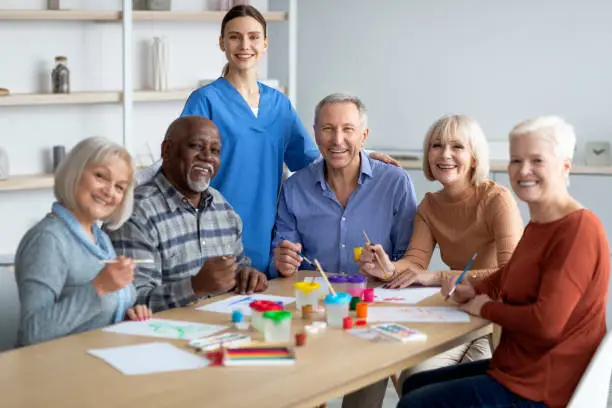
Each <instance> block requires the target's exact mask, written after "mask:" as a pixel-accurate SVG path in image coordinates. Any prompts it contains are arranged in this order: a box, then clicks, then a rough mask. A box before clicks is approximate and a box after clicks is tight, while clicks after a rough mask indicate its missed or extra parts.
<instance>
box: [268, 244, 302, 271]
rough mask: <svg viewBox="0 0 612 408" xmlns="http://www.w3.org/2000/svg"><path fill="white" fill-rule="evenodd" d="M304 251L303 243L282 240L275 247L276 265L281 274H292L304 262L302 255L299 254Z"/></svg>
mask: <svg viewBox="0 0 612 408" xmlns="http://www.w3.org/2000/svg"><path fill="white" fill-rule="evenodd" d="M298 252H302V244H299V243H298V244H294V243H293V242H291V241H287V240H284V241H281V242H280V244H278V246H277V247H276V248H274V266H275V267H276V270H277V271H278V273H279V274H280V275H281V276H285V277H288V276H291V275H293V274H294V273H295V272H296V271H297V269H298V268H299V267H300V265H301V263H302V257H301V256H299V255H298Z"/></svg>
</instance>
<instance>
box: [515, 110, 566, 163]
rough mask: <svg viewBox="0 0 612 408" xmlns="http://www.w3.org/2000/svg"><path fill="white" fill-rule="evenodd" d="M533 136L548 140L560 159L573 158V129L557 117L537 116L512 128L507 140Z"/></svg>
mask: <svg viewBox="0 0 612 408" xmlns="http://www.w3.org/2000/svg"><path fill="white" fill-rule="evenodd" d="M527 134H531V135H535V136H539V137H542V138H544V139H547V140H549V141H550V142H552V143H553V145H554V146H555V154H556V155H557V157H560V158H562V159H570V160H572V159H573V158H574V150H575V148H576V133H575V131H574V127H573V126H572V125H570V124H569V123H567V122H566V121H565V120H564V119H563V118H560V117H558V116H537V117H535V118H530V119H527V120H525V121H523V122H521V123H519V124H518V125H516V126H514V127H513V128H512V130H511V131H510V135H509V136H508V138H509V139H510V140H512V139H513V138H515V137H517V136H521V135H527Z"/></svg>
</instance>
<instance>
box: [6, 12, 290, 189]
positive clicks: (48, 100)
mask: <svg viewBox="0 0 612 408" xmlns="http://www.w3.org/2000/svg"><path fill="white" fill-rule="evenodd" d="M287 8H288V12H284V11H283V12H277V11H269V12H264V13H262V14H263V16H264V17H265V18H266V21H267V22H269V23H274V22H286V23H287V24H288V25H289V27H288V28H289V30H288V32H289V42H288V43H289V49H288V55H289V57H288V61H287V64H288V74H289V75H288V84H287V86H286V87H285V88H283V89H282V91H283V92H285V93H286V94H287V96H288V97H289V98H290V99H292V100H295V94H296V89H297V82H296V75H297V28H296V24H297V14H296V13H297V0H287ZM225 13H226V12H224V11H212V10H211V11H194V12H181V11H134V10H132V0H123V2H122V10H119V11H96V10H0V24H1V23H2V21H58V22H70V21H82V22H83V21H90V22H95V23H104V22H111V23H112V22H115V23H117V22H120V23H121V25H122V44H121V45H122V55H123V63H122V72H123V75H122V77H123V78H122V82H123V83H122V86H123V89H121V90H116V91H81V92H72V93H70V94H34V93H33V94H29V93H27V94H23V93H22V94H19V93H17V94H9V95H6V96H0V107H11V106H40V105H92V104H117V103H121V104H122V108H123V109H122V114H123V126H122V128H123V144H124V146H126V147H127V148H128V149H129V150H130V151H132V147H133V146H132V117H133V113H132V108H133V104H134V103H141V102H162V101H184V100H186V99H187V97H188V96H189V94H190V93H191V92H192V91H193V90H194V89H196V87H195V86H194V88H193V89H172V90H167V91H153V90H134V89H133V86H132V65H133V58H134V55H133V52H132V26H133V24H134V23H137V22H139V21H156V22H164V21H169V22H172V21H175V22H176V21H179V22H202V21H210V22H221V20H222V19H223V16H224V15H225ZM52 186H53V176H52V175H50V174H33V175H20V176H12V177H10V178H9V179H8V180H0V192H5V191H17V190H36V189H45V188H51V187H52Z"/></svg>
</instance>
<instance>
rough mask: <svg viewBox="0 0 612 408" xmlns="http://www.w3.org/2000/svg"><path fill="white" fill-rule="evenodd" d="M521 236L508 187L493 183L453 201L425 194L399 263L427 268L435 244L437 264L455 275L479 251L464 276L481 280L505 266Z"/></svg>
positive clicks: (432, 194) (514, 204) (516, 207)
mask: <svg viewBox="0 0 612 408" xmlns="http://www.w3.org/2000/svg"><path fill="white" fill-rule="evenodd" d="M522 233H523V222H522V221H521V215H520V212H519V210H518V206H517V204H516V201H515V200H514V198H513V197H512V194H510V191H508V189H507V188H505V187H503V186H501V185H499V184H497V183H495V182H494V181H492V180H486V181H484V182H482V183H480V184H479V185H478V186H477V187H476V188H473V189H469V190H466V191H465V193H464V195H463V196H461V197H459V198H458V199H456V200H454V201H449V200H448V199H447V198H445V196H444V195H443V194H441V192H436V193H427V194H426V195H425V197H424V198H423V200H422V201H421V203H420V204H419V208H418V210H417V214H416V217H415V220H414V229H413V233H412V238H411V239H410V245H409V247H408V251H406V255H404V258H403V259H402V261H404V260H409V261H410V263H411V264H412V265H415V266H416V267H417V268H421V269H427V267H428V266H429V262H430V259H431V256H432V253H433V250H434V248H435V246H436V243H437V244H438V245H439V247H440V254H441V256H442V260H443V261H444V263H445V264H446V265H448V266H449V268H450V269H452V270H455V271H456V272H455V273H456V274H459V273H460V272H461V270H462V269H463V268H465V266H466V265H467V263H468V262H469V260H470V258H471V257H472V256H473V255H474V253H476V252H478V256H477V258H476V260H475V261H474V264H473V265H472V268H471V270H470V272H469V274H468V276H469V277H470V278H474V277H484V276H486V275H489V274H491V273H493V272H494V271H496V270H497V268H498V267H500V266H503V265H504V264H505V263H506V262H508V260H509V259H510V257H511V256H512V252H513V251H514V248H515V246H516V244H517V243H518V241H519V239H520V238H521V234H522Z"/></svg>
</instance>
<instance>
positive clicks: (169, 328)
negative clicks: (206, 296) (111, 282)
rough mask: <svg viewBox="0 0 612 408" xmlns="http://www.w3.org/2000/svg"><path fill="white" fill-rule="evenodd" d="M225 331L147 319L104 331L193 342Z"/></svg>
mask: <svg viewBox="0 0 612 408" xmlns="http://www.w3.org/2000/svg"><path fill="white" fill-rule="evenodd" d="M225 329H227V326H221V325H217V324H205V323H193V322H184V321H181V320H168V319H149V320H143V321H139V322H123V323H119V324H116V325H114V326H109V327H107V328H105V329H104V331H106V332H113V333H120V334H132V335H135V336H150V337H162V338H165V339H180V340H193V339H197V338H200V337H206V336H210V335H212V334H215V333H217V332H220V331H222V330H225Z"/></svg>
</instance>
